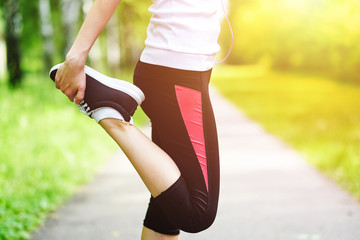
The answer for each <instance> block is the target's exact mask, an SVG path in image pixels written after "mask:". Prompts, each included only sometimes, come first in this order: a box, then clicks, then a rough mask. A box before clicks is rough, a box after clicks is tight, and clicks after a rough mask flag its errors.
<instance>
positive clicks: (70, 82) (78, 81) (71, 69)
mask: <svg viewBox="0 0 360 240" xmlns="http://www.w3.org/2000/svg"><path fill="white" fill-rule="evenodd" d="M84 66H85V64H84V63H83V61H79V60H76V59H74V58H70V59H69V58H67V59H66V60H65V62H64V63H63V64H62V65H61V66H60V67H59V69H58V71H57V73H56V76H55V85H56V88H58V89H60V90H61V91H62V92H63V93H64V94H65V95H66V96H67V97H68V98H69V100H70V101H72V102H73V101H75V103H76V104H80V102H81V101H82V100H83V99H84V96H85V87H86V78H85V72H84ZM75 97H76V99H75Z"/></svg>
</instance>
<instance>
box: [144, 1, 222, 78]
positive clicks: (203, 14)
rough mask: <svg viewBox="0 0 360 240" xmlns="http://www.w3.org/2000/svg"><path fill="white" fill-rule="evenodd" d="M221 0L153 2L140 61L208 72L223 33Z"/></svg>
mask: <svg viewBox="0 0 360 240" xmlns="http://www.w3.org/2000/svg"><path fill="white" fill-rule="evenodd" d="M218 8H219V0H153V5H152V6H151V7H150V8H149V11H150V12H151V13H152V17H151V19H150V23H149V26H148V29H147V38H146V41H145V45H146V47H145V49H144V50H143V52H142V54H141V57H140V61H142V62H145V63H150V64H155V65H161V66H166V67H171V68H177V69H184V70H194V71H206V70H209V69H211V68H212V67H213V66H214V64H215V57H216V53H217V52H218V51H219V50H220V47H219V44H218V43H217V40H218V37H219V33H220V18H219V16H218V15H217V10H218Z"/></svg>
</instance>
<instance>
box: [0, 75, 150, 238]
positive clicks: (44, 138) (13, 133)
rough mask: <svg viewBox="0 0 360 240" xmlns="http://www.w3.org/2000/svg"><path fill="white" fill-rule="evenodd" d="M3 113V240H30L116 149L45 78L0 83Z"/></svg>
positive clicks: (0, 189) (0, 202) (0, 128)
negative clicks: (12, 85)
mask: <svg viewBox="0 0 360 240" xmlns="http://www.w3.org/2000/svg"><path fill="white" fill-rule="evenodd" d="M0 110H1V118H0V239H1V240H10V239H11V240H18V239H29V238H30V234H31V232H32V231H33V230H35V229H36V227H38V226H39V225H40V224H41V223H42V222H43V221H44V219H45V217H46V215H47V213H49V212H50V211H53V210H55V209H57V208H58V207H59V206H60V205H61V204H62V203H64V201H66V200H67V199H68V198H69V197H70V196H71V195H72V194H73V193H74V192H75V190H76V189H77V187H78V186H79V185H81V184H83V183H85V182H87V181H89V180H90V179H91V177H92V176H93V174H94V172H95V171H96V169H97V168H98V167H99V165H101V164H102V163H104V160H106V159H107V157H109V156H110V155H111V153H112V152H114V151H115V150H116V149H117V147H116V145H115V144H114V143H113V142H112V140H111V139H110V137H108V136H107V135H106V134H105V131H103V130H102V129H101V128H100V127H99V126H98V125H97V124H96V122H95V121H93V120H91V119H90V118H87V117H86V116H84V115H82V114H81V113H79V112H78V110H77V108H76V107H75V106H74V105H73V104H71V103H70V102H69V101H68V100H67V98H66V97H65V96H63V95H62V94H60V92H59V91H58V90H57V89H55V87H54V84H53V83H52V82H50V80H49V79H48V78H47V77H46V76H39V75H27V76H26V79H25V81H24V86H23V87H22V88H21V89H18V90H9V89H8V88H7V85H6V84H5V83H4V81H0ZM139 118H140V122H142V121H143V120H144V117H143V115H142V114H141V113H140V116H139ZM138 124H139V121H138Z"/></svg>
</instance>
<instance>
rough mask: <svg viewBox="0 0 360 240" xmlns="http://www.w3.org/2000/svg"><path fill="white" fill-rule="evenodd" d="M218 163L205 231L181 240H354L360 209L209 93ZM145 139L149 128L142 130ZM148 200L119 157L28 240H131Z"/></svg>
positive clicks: (284, 146)
mask: <svg viewBox="0 0 360 240" xmlns="http://www.w3.org/2000/svg"><path fill="white" fill-rule="evenodd" d="M211 97H212V102H213V106H214V111H215V115H216V120H217V125H218V133H219V141H220V159H221V192H220V202H219V210H218V215H217V219H216V221H215V223H214V224H213V226H212V227H211V228H209V229H208V230H205V231H204V232H201V233H198V234H187V233H181V235H182V237H181V239H184V240H187V239H188V240H190V239H193V240H360V203H359V201H357V200H356V199H355V198H354V197H352V196H351V195H350V194H349V193H347V192H346V191H344V190H343V189H342V188H340V187H339V186H338V185H336V184H335V183H334V182H333V181H332V180H330V179H328V178H326V177H324V176H323V175H322V174H321V173H319V172H318V171H317V170H316V169H314V168H313V167H311V166H310V165H309V164H307V163H306V161H305V160H304V159H303V157H302V156H301V155H300V154H298V153H297V152H296V151H294V150H293V149H292V148H291V147H289V146H288V145H287V144H286V143H284V142H282V141H281V140H280V139H278V138H276V137H274V136H272V135H270V134H268V133H267V132H266V131H264V129H263V128H262V127H261V126H260V125H258V124H257V123H254V122H253V121H251V120H250V119H248V118H247V117H246V116H245V115H244V114H243V113H242V112H241V111H240V110H238V109H237V108H236V107H234V106H233V105H232V104H231V103H229V102H228V101H227V100H225V99H224V98H223V97H222V96H221V95H220V94H219V93H217V92H216V91H215V90H214V89H212V91H211ZM144 131H145V132H147V133H149V128H144ZM149 197H150V195H149V193H148V192H147V190H146V188H145V187H144V185H143V184H142V182H141V179H140V178H139V177H138V176H137V174H136V172H135V170H134V169H133V168H132V166H131V164H130V163H129V161H128V160H127V159H126V157H125V156H124V155H123V154H122V152H121V151H119V152H117V153H115V154H114V156H113V157H112V158H111V159H109V161H107V163H106V164H105V165H104V166H103V167H102V168H101V169H100V170H99V172H98V174H97V175H96V176H95V178H94V180H93V181H92V182H90V183H89V184H87V185H85V186H83V187H81V188H80V189H79V190H78V192H77V194H76V195H75V196H74V197H73V198H72V199H71V200H70V201H69V202H68V203H67V204H65V205H64V206H63V207H61V208H60V209H59V210H58V211H57V212H54V213H51V214H50V215H49V217H48V220H47V221H46V222H45V224H44V225H43V226H42V227H41V228H40V229H39V230H38V231H37V232H35V233H34V234H33V237H32V239H34V240H60V239H61V240H112V239H121V240H137V239H140V235H141V228H142V220H143V217H144V214H145V211H146V208H147V203H148V199H149Z"/></svg>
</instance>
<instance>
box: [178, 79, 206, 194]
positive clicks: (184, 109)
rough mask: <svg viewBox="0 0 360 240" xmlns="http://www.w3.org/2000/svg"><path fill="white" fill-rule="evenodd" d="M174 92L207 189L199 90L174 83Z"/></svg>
mask: <svg viewBox="0 0 360 240" xmlns="http://www.w3.org/2000/svg"><path fill="white" fill-rule="evenodd" d="M175 92H176V98H177V101H178V104H179V107H180V111H181V115H182V118H183V120H184V123H185V126H186V130H187V132H188V134H189V137H190V140H191V143H192V146H193V148H194V150H195V153H196V156H197V159H198V161H199V164H200V167H201V170H202V173H203V176H204V180H205V184H206V189H207V190H209V186H208V174H207V160H206V151H205V139H204V129H203V117H202V102H201V92H199V91H197V90H194V89H191V88H187V87H182V86H178V85H175Z"/></svg>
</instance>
